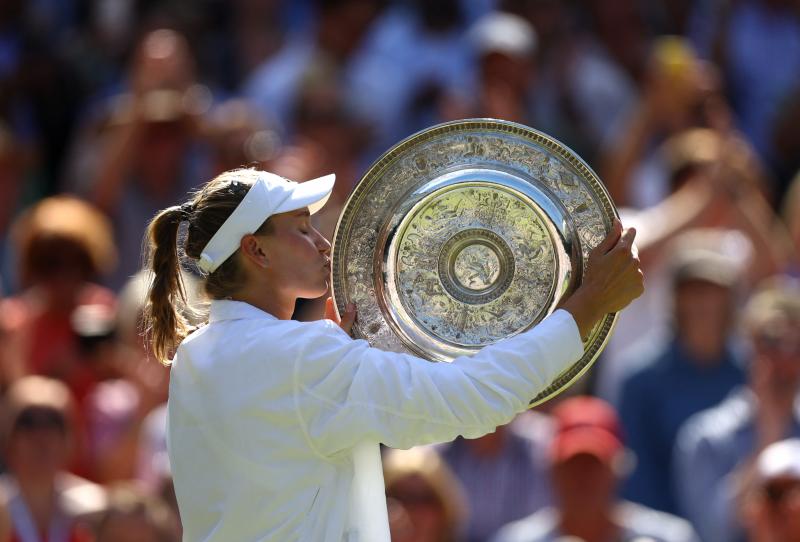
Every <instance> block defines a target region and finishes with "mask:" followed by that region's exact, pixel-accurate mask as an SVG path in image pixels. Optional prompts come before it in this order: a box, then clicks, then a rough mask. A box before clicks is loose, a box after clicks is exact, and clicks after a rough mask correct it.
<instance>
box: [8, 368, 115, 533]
mask: <svg viewBox="0 0 800 542" xmlns="http://www.w3.org/2000/svg"><path fill="white" fill-rule="evenodd" d="M5 403H6V404H5V408H4V413H5V417H4V424H3V442H4V447H3V449H4V458H5V461H6V463H7V465H8V473H7V474H5V475H3V477H2V478H0V487H1V488H2V491H0V498H2V499H4V504H5V507H6V509H7V510H8V512H9V514H10V518H11V524H12V529H13V538H12V540H19V541H29V540H48V542H78V541H81V540H87V538H86V536H85V531H84V530H83V529H82V526H81V522H85V521H88V520H89V519H90V518H91V516H92V515H94V514H97V512H99V511H100V510H102V509H103V507H104V506H105V492H104V491H103V490H102V488H101V487H100V486H96V485H94V484H91V483H90V482H88V481H86V480H83V479H80V478H78V477H76V476H73V475H71V474H68V473H66V472H65V471H64V468H65V466H66V464H67V457H68V454H69V447H70V440H71V439H72V437H73V434H72V426H71V423H70V419H71V416H72V412H71V409H72V403H71V399H70V395H69V390H68V389H67V388H66V387H65V386H64V385H63V384H61V383H59V382H57V381H54V380H50V379H46V378H43V377H39V376H29V377H25V378H23V379H20V380H19V381H17V382H16V383H15V384H14V385H13V386H12V387H11V388H10V389H9V391H8V393H7V395H6V397H5Z"/></svg>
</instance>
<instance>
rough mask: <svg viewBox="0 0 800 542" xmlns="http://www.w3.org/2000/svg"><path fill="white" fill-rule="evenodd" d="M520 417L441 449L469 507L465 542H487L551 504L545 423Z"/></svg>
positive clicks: (532, 416)
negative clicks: (507, 423) (464, 494)
mask: <svg viewBox="0 0 800 542" xmlns="http://www.w3.org/2000/svg"><path fill="white" fill-rule="evenodd" d="M523 417H524V420H522V419H521V420H517V421H516V422H514V423H512V424H510V425H508V426H500V427H498V428H497V430H496V431H495V432H494V433H490V434H488V435H486V436H483V437H480V438H478V439H472V440H467V439H463V438H458V439H456V440H455V441H453V442H452V443H451V444H448V445H444V446H443V447H442V449H441V453H442V457H443V458H444V460H445V461H446V462H447V464H448V466H449V467H450V468H451V469H452V470H453V472H454V473H455V474H456V476H457V477H458V479H459V480H460V481H461V484H462V485H463V486H464V489H465V492H466V497H467V501H468V503H469V509H470V515H469V522H468V523H467V529H466V537H465V540H466V541H469V542H478V541H484V540H488V539H489V537H491V535H493V534H494V533H495V532H497V530H498V529H499V528H500V527H502V526H503V525H505V524H506V523H509V522H510V521H513V520H516V519H520V518H522V517H525V516H527V515H529V514H531V513H533V512H535V511H537V510H539V509H540V508H543V507H544V506H546V505H549V504H550V503H551V501H552V498H551V495H550V480H549V476H548V472H547V468H548V458H547V450H546V447H547V446H548V445H549V439H550V438H551V430H552V428H551V426H550V425H551V424H550V420H549V419H548V417H547V416H546V415H544V414H540V413H538V412H531V413H525V414H523Z"/></svg>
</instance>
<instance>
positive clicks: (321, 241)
mask: <svg viewBox="0 0 800 542" xmlns="http://www.w3.org/2000/svg"><path fill="white" fill-rule="evenodd" d="M314 232H316V237H315V239H314V242H315V244H316V246H317V250H319V251H320V252H321V253H323V254H327V253H329V252H330V251H331V243H330V241H328V240H327V239H326V238H325V236H324V235H322V234H321V233H320V232H319V230H317V229H316V228H314Z"/></svg>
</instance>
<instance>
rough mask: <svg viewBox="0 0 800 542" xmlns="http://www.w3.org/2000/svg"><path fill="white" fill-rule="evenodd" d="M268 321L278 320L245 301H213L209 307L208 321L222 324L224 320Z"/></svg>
mask: <svg viewBox="0 0 800 542" xmlns="http://www.w3.org/2000/svg"><path fill="white" fill-rule="evenodd" d="M254 319H266V320H277V318H276V317H275V316H273V315H271V314H270V313H268V312H265V311H263V310H261V309H259V308H258V307H255V306H253V305H251V304H250V303H245V302H244V301H234V300H232V299H212V300H211V304H210V307H209V313H208V321H209V323H211V322H221V321H223V320H254Z"/></svg>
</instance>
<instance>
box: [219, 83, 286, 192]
mask: <svg viewBox="0 0 800 542" xmlns="http://www.w3.org/2000/svg"><path fill="white" fill-rule="evenodd" d="M207 130H208V136H209V139H210V141H211V161H212V164H211V176H212V177H213V176H216V175H219V174H220V173H222V172H224V171H230V170H232V169H237V168H243V167H250V166H253V165H254V164H255V165H257V166H261V167H263V164H265V163H267V162H269V161H271V160H273V159H274V158H275V157H276V155H277V154H278V151H279V150H280V138H279V136H278V134H277V132H276V131H275V130H273V129H271V128H270V127H269V126H267V124H266V123H265V122H264V121H263V120H262V118H261V112H260V111H258V110H257V109H256V108H255V107H254V106H253V105H252V104H251V103H250V102H248V101H247V100H243V99H239V98H234V99H230V100H227V101H225V102H222V103H221V104H218V105H217V106H215V107H214V109H213V110H212V111H211V114H210V116H209V121H208V127H207Z"/></svg>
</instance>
